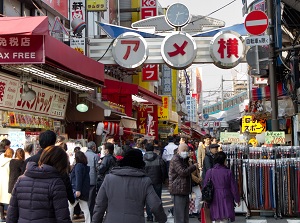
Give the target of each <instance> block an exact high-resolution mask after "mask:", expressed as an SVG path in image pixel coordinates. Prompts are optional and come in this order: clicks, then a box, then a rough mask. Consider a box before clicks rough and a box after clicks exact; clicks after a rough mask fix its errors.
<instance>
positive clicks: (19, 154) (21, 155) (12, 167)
mask: <svg viewBox="0 0 300 223" xmlns="http://www.w3.org/2000/svg"><path fill="white" fill-rule="evenodd" d="M24 160H25V151H24V150H23V149H22V148H18V149H17V150H16V152H15V158H14V159H12V160H11V161H10V163H9V182H8V193H11V192H12V190H13V188H14V185H15V183H16V182H17V179H18V177H19V176H21V175H22V173H23V172H24Z"/></svg>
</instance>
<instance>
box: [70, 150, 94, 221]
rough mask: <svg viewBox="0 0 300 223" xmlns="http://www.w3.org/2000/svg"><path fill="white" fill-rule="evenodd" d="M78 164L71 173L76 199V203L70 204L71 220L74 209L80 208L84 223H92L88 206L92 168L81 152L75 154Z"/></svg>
mask: <svg viewBox="0 0 300 223" xmlns="http://www.w3.org/2000/svg"><path fill="white" fill-rule="evenodd" d="M75 161H76V164H75V166H74V167H73V169H72V171H71V173H70V180H71V184H72V189H73V193H74V197H75V202H74V203H73V204H71V203H70V204H69V211H70V218H71V219H72V218H73V213H74V207H75V206H76V205H77V204H78V203H79V206H80V208H81V210H82V211H83V214H84V220H85V221H84V222H85V223H90V222H91V214H90V210H89V206H88V200H89V192H90V167H89V166H88V165H87V163H88V161H87V158H86V156H85V154H84V153H83V152H81V151H78V152H76V153H75Z"/></svg>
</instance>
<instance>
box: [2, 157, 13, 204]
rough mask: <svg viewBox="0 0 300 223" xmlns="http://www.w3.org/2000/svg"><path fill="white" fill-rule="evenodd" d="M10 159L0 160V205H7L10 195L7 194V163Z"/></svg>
mask: <svg viewBox="0 0 300 223" xmlns="http://www.w3.org/2000/svg"><path fill="white" fill-rule="evenodd" d="M10 161H11V158H7V157H4V156H3V157H1V158H0V176H1V181H0V203H4V204H9V200H10V197H11V195H10V194H9V193H8V182H9V163H10Z"/></svg>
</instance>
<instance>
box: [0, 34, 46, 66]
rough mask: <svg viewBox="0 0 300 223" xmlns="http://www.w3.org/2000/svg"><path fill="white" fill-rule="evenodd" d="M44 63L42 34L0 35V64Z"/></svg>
mask: <svg viewBox="0 0 300 223" xmlns="http://www.w3.org/2000/svg"><path fill="white" fill-rule="evenodd" d="M40 63H45V49H44V37H43V36H42V35H5V36H0V64H40Z"/></svg>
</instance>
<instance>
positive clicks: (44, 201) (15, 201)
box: [6, 146, 72, 223]
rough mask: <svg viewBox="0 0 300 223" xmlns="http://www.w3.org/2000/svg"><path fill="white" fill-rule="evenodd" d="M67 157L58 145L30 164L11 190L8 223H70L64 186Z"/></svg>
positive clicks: (46, 150) (44, 151)
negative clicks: (63, 177)
mask: <svg viewBox="0 0 300 223" xmlns="http://www.w3.org/2000/svg"><path fill="white" fill-rule="evenodd" d="M67 171H68V155H67V154H66V152H65V151H64V150H62V149H61V148H60V147H58V146H50V147H47V148H46V149H44V150H43V152H42V154H41V156H40V161H39V163H38V164H37V163H35V162H29V163H28V165H27V166H26V170H25V173H24V174H23V175H22V176H20V177H19V178H18V180H17V182H16V184H15V187H14V189H13V191H12V197H11V200H10V203H9V206H8V210H7V218H6V222H7V223H17V222H18V223H40V222H47V223H57V222H60V223H72V222H71V219H70V214H69V209H68V200H67V193H66V187H65V185H64V183H63V181H62V179H61V175H62V174H63V173H66V172H67Z"/></svg>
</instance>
